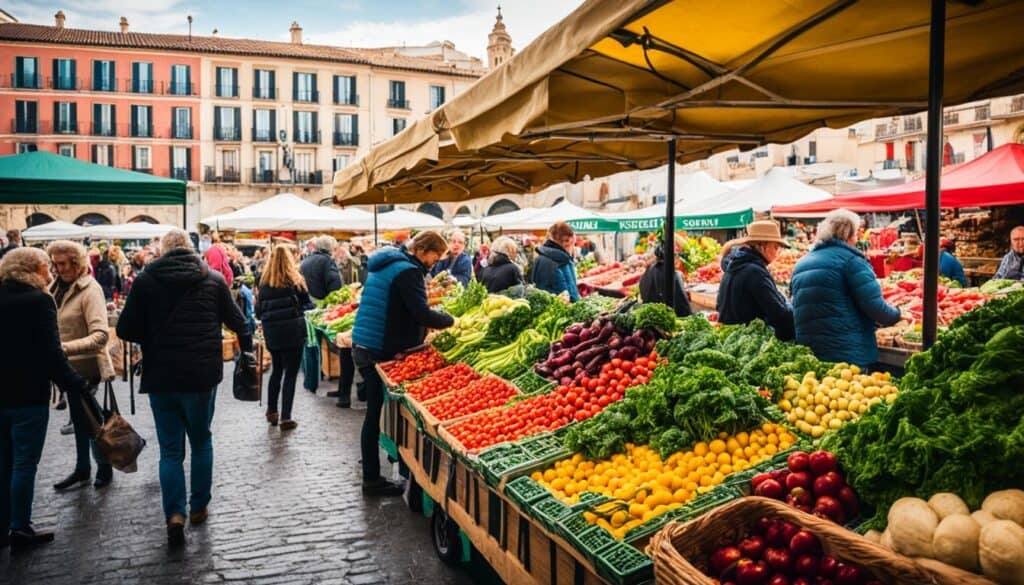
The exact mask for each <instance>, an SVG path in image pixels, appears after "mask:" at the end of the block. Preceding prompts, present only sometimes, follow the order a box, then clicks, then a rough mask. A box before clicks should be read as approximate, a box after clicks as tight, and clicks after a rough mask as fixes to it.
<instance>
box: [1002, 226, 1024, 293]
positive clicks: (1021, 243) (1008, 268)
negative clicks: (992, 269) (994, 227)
mask: <svg viewBox="0 0 1024 585" xmlns="http://www.w3.org/2000/svg"><path fill="white" fill-rule="evenodd" d="M995 278H1008V279H1010V280H1024V225H1019V226H1017V227H1015V228H1013V230H1012V231H1010V251H1009V252H1007V253H1006V256H1003V261H1002V262H1000V263H999V269H998V270H996V275H995Z"/></svg>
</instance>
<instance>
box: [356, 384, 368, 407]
mask: <svg viewBox="0 0 1024 585" xmlns="http://www.w3.org/2000/svg"><path fill="white" fill-rule="evenodd" d="M356 398H358V399H359V400H360V401H361V402H366V384H363V383H362V382H360V383H358V384H356Z"/></svg>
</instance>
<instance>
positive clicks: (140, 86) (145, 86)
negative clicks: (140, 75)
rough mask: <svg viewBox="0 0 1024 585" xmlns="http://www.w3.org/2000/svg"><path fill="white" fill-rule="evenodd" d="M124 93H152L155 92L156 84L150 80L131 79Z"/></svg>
mask: <svg viewBox="0 0 1024 585" xmlns="http://www.w3.org/2000/svg"><path fill="white" fill-rule="evenodd" d="M125 91H127V92H129V93H153V92H154V91H156V82H155V81H153V80H152V79H132V80H131V81H130V82H129V84H128V87H126V88H125Z"/></svg>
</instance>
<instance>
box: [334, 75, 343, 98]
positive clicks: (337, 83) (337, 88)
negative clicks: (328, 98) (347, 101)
mask: <svg viewBox="0 0 1024 585" xmlns="http://www.w3.org/2000/svg"><path fill="white" fill-rule="evenodd" d="M334 103H336V104H339V103H341V76H340V75H335V76H334Z"/></svg>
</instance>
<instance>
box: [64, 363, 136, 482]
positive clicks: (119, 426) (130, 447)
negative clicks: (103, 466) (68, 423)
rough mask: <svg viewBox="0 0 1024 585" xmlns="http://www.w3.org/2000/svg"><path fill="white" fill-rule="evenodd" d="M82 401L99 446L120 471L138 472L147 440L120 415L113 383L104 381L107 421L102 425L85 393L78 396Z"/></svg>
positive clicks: (104, 410)
mask: <svg viewBox="0 0 1024 585" xmlns="http://www.w3.org/2000/svg"><path fill="white" fill-rule="evenodd" d="M79 400H81V401H82V402H83V404H82V406H83V408H84V409H85V415H86V418H87V419H88V422H89V425H90V427H91V428H92V429H93V436H94V439H95V441H96V448H97V449H99V450H100V452H101V453H103V455H104V456H105V457H106V458H107V461H109V462H110V465H111V466H113V467H114V468H115V469H117V470H118V471H122V472H124V473H134V472H135V471H137V470H138V465H137V461H138V458H139V454H140V453H142V450H143V449H145V448H146V440H145V439H143V438H142V437H141V436H139V434H138V433H137V432H135V429H133V428H132V425H130V424H128V421H127V420H125V419H124V417H122V416H121V412H120V409H118V407H117V397H116V396H115V395H114V386H113V384H111V383H110V382H109V381H108V382H106V383H105V384H104V388H103V414H104V415H105V420H104V421H103V424H100V422H99V421H98V420H96V418H95V415H94V413H93V411H92V408H90V407H89V403H88V400H89V399H88V398H86V396H85V394H84V393H83V394H81V395H80V396H79Z"/></svg>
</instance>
